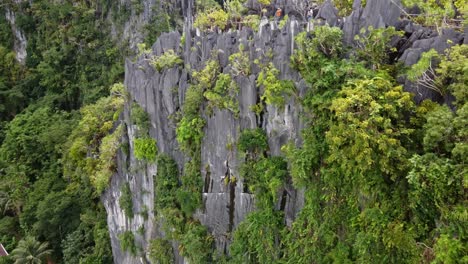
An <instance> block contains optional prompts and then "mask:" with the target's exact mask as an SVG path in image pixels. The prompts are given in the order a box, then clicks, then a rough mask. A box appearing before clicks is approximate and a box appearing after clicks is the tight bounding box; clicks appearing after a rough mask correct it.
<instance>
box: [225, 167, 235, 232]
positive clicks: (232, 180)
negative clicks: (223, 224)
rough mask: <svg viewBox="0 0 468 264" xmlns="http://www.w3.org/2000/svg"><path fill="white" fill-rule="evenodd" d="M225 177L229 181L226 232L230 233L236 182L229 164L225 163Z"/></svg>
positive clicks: (232, 224) (232, 223)
mask: <svg viewBox="0 0 468 264" xmlns="http://www.w3.org/2000/svg"><path fill="white" fill-rule="evenodd" d="M226 167H227V168H226V175H225V177H226V178H227V179H228V180H229V183H228V187H229V204H228V210H229V225H228V232H232V230H233V228H234V209H235V200H236V182H237V181H236V180H235V178H233V177H231V176H232V175H231V169H230V168H229V162H228V161H226Z"/></svg>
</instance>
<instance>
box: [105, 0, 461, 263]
mask: <svg viewBox="0 0 468 264" xmlns="http://www.w3.org/2000/svg"><path fill="white" fill-rule="evenodd" d="M290 1H293V0H283V1H281V2H280V1H276V2H278V3H284V4H287V3H289V2H290ZM276 2H275V3H276ZM184 3H185V4H186V5H188V6H190V5H191V4H193V2H191V1H189V0H188V1H186V2H184ZM256 3H257V2H256V1H254V0H250V1H248V5H251V7H252V8H254V7H255V5H256ZM399 5H400V2H399V1H398V0H394V1H391V3H390V2H389V1H386V0H368V1H367V5H366V7H365V8H362V7H361V1H359V0H356V1H355V2H354V6H353V8H354V11H353V13H352V14H351V15H350V16H348V17H347V18H345V19H344V22H343V24H342V26H343V30H344V37H345V39H344V41H345V42H346V41H347V40H348V41H349V42H348V44H349V43H351V42H352V40H353V38H354V35H355V34H356V33H357V32H359V30H360V29H361V28H363V27H367V26H373V27H375V28H378V27H386V26H395V27H397V29H400V30H404V31H405V36H404V37H402V38H401V39H398V40H396V42H395V43H397V44H395V45H396V46H397V47H398V49H399V55H400V56H401V58H400V60H401V61H402V62H403V63H405V64H406V65H412V64H414V63H415V62H416V61H417V60H418V59H419V57H420V55H421V53H422V52H424V51H427V50H429V49H430V48H435V49H436V50H437V51H439V52H443V50H444V49H446V48H447V47H449V46H450V45H451V44H449V42H450V41H452V42H453V43H461V42H462V41H463V34H461V33H458V32H454V31H443V32H442V34H437V32H433V31H431V30H428V29H425V28H422V27H420V26H416V25H413V24H411V23H409V22H406V21H398V18H399V8H400V7H399ZM317 17H322V18H324V19H325V20H326V21H327V23H329V24H330V25H332V24H333V23H338V21H339V20H340V19H341V18H339V17H338V16H337V14H336V9H335V8H334V7H333V5H331V3H330V2H329V1H327V2H326V3H325V4H324V5H323V6H322V7H320V9H319V10H318V14H317ZM290 18H291V19H290V20H289V21H288V22H287V23H286V26H285V27H284V28H282V29H279V28H278V26H277V24H276V23H275V22H269V21H267V20H263V21H262V23H261V27H260V28H259V30H258V31H254V30H252V29H250V28H242V29H241V30H238V31H228V32H209V33H200V32H198V33H197V32H196V31H195V30H192V29H191V28H190V27H189V26H186V27H185V28H184V31H183V32H184V33H183V34H184V39H185V43H181V39H182V36H181V33H178V32H171V33H165V34H163V35H161V36H160V38H159V39H158V40H157V42H156V43H155V44H154V45H153V46H152V49H151V54H144V55H142V56H140V57H139V58H137V59H136V60H135V61H132V60H127V61H126V64H125V86H126V88H127V90H128V92H129V94H130V97H131V100H134V101H135V102H136V103H138V104H139V105H141V106H142V107H143V108H144V109H145V110H146V111H147V112H148V115H149V118H150V124H151V126H150V131H149V134H150V136H151V137H152V138H154V139H156V141H157V146H158V150H159V153H165V154H167V155H169V156H171V157H172V158H174V160H175V161H176V163H177V165H178V167H179V171H182V170H183V166H184V164H185V162H186V161H187V160H188V158H187V157H186V156H185V155H184V154H183V153H182V152H181V151H180V149H179V146H178V143H177V140H176V126H177V123H176V121H175V120H176V119H175V118H174V117H175V116H176V115H177V114H178V112H179V111H180V109H181V108H182V105H183V103H184V100H185V94H186V91H187V88H188V87H189V86H190V82H191V78H192V77H191V72H192V70H197V71H199V70H201V69H203V67H204V66H205V63H206V62H207V61H208V60H210V59H214V60H217V61H218V62H219V65H220V68H221V72H223V73H229V74H232V72H231V65H230V62H229V56H230V55H232V54H234V53H236V52H238V51H239V45H240V44H242V45H243V46H244V52H245V54H246V55H245V56H248V57H249V61H250V68H251V71H250V74H249V75H247V76H245V75H243V74H238V75H233V76H232V78H233V80H234V81H235V82H236V84H237V85H238V86H239V93H238V95H237V102H238V104H239V113H238V114H237V115H235V114H233V113H232V112H230V111H228V110H219V109H217V108H214V109H212V111H208V109H207V105H206V102H205V103H204V105H203V106H202V107H201V115H202V117H203V119H204V120H205V121H206V124H205V126H204V138H203V140H202V146H201V153H200V155H201V168H200V171H201V175H202V178H203V179H202V181H203V183H204V187H203V193H202V197H203V205H202V207H201V208H199V209H198V210H197V211H196V212H195V214H194V217H195V218H196V219H198V220H199V221H200V222H201V223H202V224H203V225H204V226H206V227H207V229H208V231H209V232H210V233H211V234H212V235H213V237H214V241H215V246H216V249H217V250H218V251H219V252H227V251H228V248H229V244H230V243H231V241H230V237H231V233H232V232H233V231H234V230H235V228H236V227H237V226H238V225H239V223H240V222H241V221H242V220H243V219H244V218H245V217H246V215H247V214H248V213H249V212H252V211H253V210H255V196H254V195H253V194H251V193H249V191H248V190H247V188H246V186H245V184H244V182H243V179H242V178H240V177H239V170H240V166H241V164H242V162H243V157H242V156H241V154H240V153H239V152H238V150H237V147H236V146H237V140H238V138H239V135H240V133H241V131H243V130H244V129H251V128H257V127H259V128H262V129H263V130H264V131H265V132H266V134H267V136H268V144H269V150H268V154H269V155H271V156H277V155H282V152H281V147H282V146H283V145H285V144H287V143H289V142H292V143H293V144H296V145H298V146H299V145H300V144H301V130H302V128H303V126H304V124H303V122H302V120H301V118H300V113H301V106H300V103H299V102H298V100H299V99H300V98H301V97H302V96H304V95H305V93H306V92H307V89H308V85H307V83H306V82H305V81H304V80H303V79H302V78H301V76H300V75H299V73H298V72H297V71H296V70H294V69H292V68H291V65H290V56H291V55H292V53H293V51H294V49H295V43H294V37H295V36H296V35H297V34H298V33H299V32H302V31H304V30H305V29H304V23H300V22H298V21H296V20H295V19H294V18H293V17H292V16H291V17H290ZM187 23H189V22H187ZM448 40H450V41H448ZM465 41H466V39H465ZM168 50H174V51H175V52H176V53H177V54H178V55H179V56H180V57H181V58H182V59H183V61H184V63H183V65H179V66H174V67H172V68H168V69H163V70H162V71H161V72H158V71H156V70H155V69H153V67H152V66H151V65H150V64H149V59H150V58H151V57H152V56H160V55H161V54H163V53H164V52H167V51H168ZM256 60H257V61H260V62H261V63H260V64H258V63H254V61H256ZM270 62H271V63H273V65H274V66H275V67H276V68H277V69H278V70H279V72H280V73H279V79H281V80H291V81H292V82H293V83H294V85H295V88H296V92H295V94H294V95H293V96H290V97H288V98H285V99H286V100H285V105H284V106H281V107H276V106H272V105H267V106H266V107H265V109H264V110H263V111H262V112H261V113H255V112H253V110H252V106H253V105H255V104H257V103H258V102H259V101H260V96H261V94H262V92H263V91H262V87H257V83H256V82H257V78H258V75H259V73H260V72H261V70H262V67H263V66H262V65H266V64H268V63H270ZM403 82H404V80H403ZM411 85H412V84H410V83H406V84H405V88H406V89H407V90H410V91H413V92H414V93H416V95H417V93H418V92H419V91H418V90H417V89H416V88H414V87H413V86H411ZM412 89H413V90H412ZM414 89H416V90H414ZM417 96H418V95H417ZM431 96H433V95H430V94H423V95H421V97H420V98H428V97H431ZM205 101H206V100H205ZM129 111H130V103H128V104H127V105H126V108H125V111H124V114H123V118H122V120H123V122H125V123H126V124H127V126H126V136H125V137H124V138H125V140H126V141H128V142H129V146H130V151H129V155H127V154H125V153H120V154H119V158H118V165H119V169H118V173H116V174H115V175H114V176H113V178H112V181H111V185H110V188H109V189H108V190H107V191H106V193H105V194H104V196H103V197H102V201H103V203H104V205H105V207H106V210H107V212H108V224H109V232H110V234H111V242H112V248H113V252H114V261H115V263H147V261H148V256H146V255H145V254H143V253H140V254H138V256H131V255H130V254H128V253H126V252H123V251H122V250H121V248H120V243H119V240H118V235H119V234H120V233H122V232H124V231H127V230H130V231H132V232H133V233H134V234H136V235H135V240H136V242H137V245H138V246H139V247H140V248H141V252H145V250H146V248H147V246H148V244H149V242H150V240H151V239H153V238H156V237H161V236H164V232H163V231H162V230H160V228H159V227H158V226H159V224H158V220H156V219H155V216H154V215H155V212H154V211H153V206H154V205H153V203H154V201H153V197H154V195H155V193H154V181H158V179H157V177H155V175H156V172H157V169H158V168H157V166H156V165H151V164H142V163H141V162H139V161H137V160H136V159H135V157H134V156H133V154H132V153H133V141H134V138H135V131H134V130H135V128H134V127H133V126H132V125H131V123H130V112H129ZM232 179H235V180H232ZM126 182H128V183H129V184H130V188H131V190H132V195H133V209H134V212H135V216H134V217H133V218H132V219H128V218H126V217H125V215H124V214H123V211H122V210H121V208H120V207H119V204H118V200H119V197H120V196H121V193H120V189H121V186H122V185H123V184H125V183H126ZM156 195H157V194H156ZM303 203H304V191H303V190H296V189H294V188H293V187H292V185H291V184H290V183H288V184H286V185H285V187H284V188H283V189H282V190H281V191H280V192H279V193H278V201H277V209H278V210H283V211H284V213H285V214H284V215H285V218H284V222H285V224H286V225H290V224H291V223H292V222H293V221H294V219H295V217H296V215H297V213H298V212H299V211H300V210H301V208H302V206H303ZM144 210H147V211H148V219H146V220H145V219H143V217H142V216H141V214H139V212H140V213H141V212H142V211H144ZM142 226H143V227H144V232H143V234H138V233H137V230H138V229H139V228H141V227H142ZM173 248H174V252H175V256H176V262H177V263H185V262H186V261H185V260H184V258H183V257H181V256H180V255H179V252H178V246H177V244H176V243H175V242H174V243H173Z"/></svg>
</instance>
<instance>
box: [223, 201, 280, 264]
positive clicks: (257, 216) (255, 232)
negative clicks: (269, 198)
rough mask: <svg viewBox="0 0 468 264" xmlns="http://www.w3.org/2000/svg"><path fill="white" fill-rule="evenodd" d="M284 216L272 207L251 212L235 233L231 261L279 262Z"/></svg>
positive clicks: (231, 248) (231, 247)
mask: <svg viewBox="0 0 468 264" xmlns="http://www.w3.org/2000/svg"><path fill="white" fill-rule="evenodd" d="M282 217H283V216H282V214H281V213H280V212H275V211H273V210H272V209H271V208H268V209H265V210H261V211H256V212H252V213H250V214H249V215H248V216H247V217H246V219H245V220H244V221H243V222H242V223H241V224H240V225H239V226H238V227H237V229H236V230H235V232H234V234H233V243H232V244H231V246H230V248H229V249H230V253H231V257H232V259H231V261H230V263H239V264H241V263H279V260H280V258H281V251H280V250H278V249H279V247H280V245H279V241H280V234H281V230H282V228H283V223H282ZM286 260H287V259H286Z"/></svg>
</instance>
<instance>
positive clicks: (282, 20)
mask: <svg viewBox="0 0 468 264" xmlns="http://www.w3.org/2000/svg"><path fill="white" fill-rule="evenodd" d="M288 20H289V16H288V15H285V16H284V17H283V19H281V21H280V22H279V25H278V27H279V28H280V29H283V28H284V26H286V23H288Z"/></svg>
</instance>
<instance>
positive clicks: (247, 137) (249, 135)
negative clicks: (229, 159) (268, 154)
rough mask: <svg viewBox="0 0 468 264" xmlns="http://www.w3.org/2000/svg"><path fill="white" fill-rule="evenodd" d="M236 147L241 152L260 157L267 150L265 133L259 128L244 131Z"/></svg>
mask: <svg viewBox="0 0 468 264" xmlns="http://www.w3.org/2000/svg"><path fill="white" fill-rule="evenodd" d="M237 146H238V148H239V150H240V151H241V152H244V153H252V154H254V155H261V154H262V153H263V152H264V151H266V150H267V149H268V141H267V136H266V133H265V131H263V130H262V129H261V128H255V129H244V130H243V131H242V133H241V135H240V137H239V142H238V145H237Z"/></svg>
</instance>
